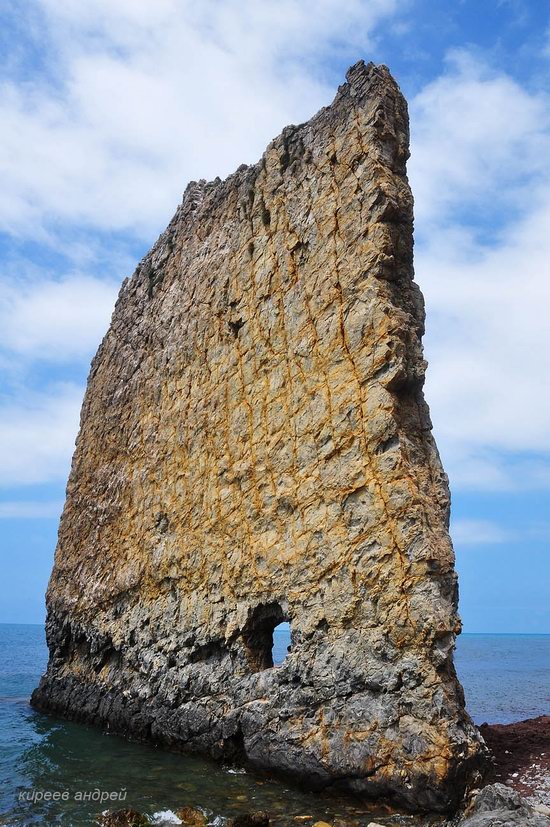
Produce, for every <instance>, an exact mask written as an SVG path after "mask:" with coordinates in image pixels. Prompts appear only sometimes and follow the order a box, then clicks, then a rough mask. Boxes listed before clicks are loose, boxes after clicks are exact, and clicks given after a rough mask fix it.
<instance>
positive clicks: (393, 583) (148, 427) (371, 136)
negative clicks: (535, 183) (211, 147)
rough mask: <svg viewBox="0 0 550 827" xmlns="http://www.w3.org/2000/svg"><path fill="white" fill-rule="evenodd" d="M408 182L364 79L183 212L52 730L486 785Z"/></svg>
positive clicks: (77, 527)
mask: <svg viewBox="0 0 550 827" xmlns="http://www.w3.org/2000/svg"><path fill="white" fill-rule="evenodd" d="M407 157H408V121H407V110H406V104H405V101H404V99H403V97H402V95H401V93H400V91H399V89H398V87H397V85H396V84H395V82H394V81H393V79H392V78H391V75H390V74H389V72H388V70H387V69H386V68H385V67H376V66H374V65H373V64H369V65H368V66H365V64H364V63H363V62H360V63H358V64H357V65H355V66H354V67H353V68H352V69H350V71H349V72H348V75H347V83H346V84H344V85H343V86H342V87H340V89H339V90H338V94H337V95H336V98H335V100H334V102H333V104H332V105H331V106H330V107H328V108H325V109H322V110H321V111H320V112H319V113H318V114H317V115H316V116H315V117H313V118H312V119H311V120H310V121H309V122H308V123H306V124H303V125H301V126H297V127H295V126H290V127H287V128H286V129H284V130H283V133H282V134H281V135H280V136H279V137H278V138H276V139H275V140H274V141H273V142H272V143H271V144H270V145H269V146H268V148H267V150H266V152H265V155H264V156H263V158H262V159H261V161H260V162H259V163H258V164H256V165H255V166H250V167H246V166H242V167H240V168H239V169H238V170H237V172H236V173H235V174H234V175H232V176H230V177H229V178H228V179H227V180H226V181H220V180H219V179H217V180H216V181H213V182H211V183H206V182H204V181H199V182H198V183H196V182H193V183H191V184H190V185H189V186H188V188H187V190H186V192H185V195H184V198H183V201H182V204H181V205H180V207H179V208H178V210H177V212H176V215H175V216H174V218H173V220H172V221H171V223H170V225H169V226H168V229H167V230H166V232H165V233H163V235H162V236H161V237H160V238H159V240H158V241H157V243H156V244H155V246H154V247H153V249H152V250H151V252H150V253H148V255H147V256H146V257H145V258H144V259H143V261H142V262H141V263H140V265H139V267H138V269H137V270H136V272H135V274H134V276H133V277H132V278H131V279H130V280H126V281H125V282H124V284H123V286H122V289H121V292H120V296H119V299H118V302H117V305H116V308H115V311H114V315H113V319H112V323H111V327H110V329H109V332H108V333H107V335H106V337H105V339H104V341H103V343H102V345H101V347H100V349H99V351H98V353H97V355H96V357H95V359H94V361H93V364H92V369H91V373H90V378H89V382H88V388H87V392H86V396H85V400H84V405H83V409H82V418H81V430H80V435H79V437H78V441H77V447H76V452H75V455H74V459H73V465H72V470H71V475H70V479H69V484H68V489H67V501H66V505H65V510H64V513H63V517H62V520H61V526H60V531H59V545H58V548H57V553H56V558H55V566H54V570H53V574H52V578H51V581H50V585H49V589H48V596H47V603H48V622H47V633H48V645H49V648H50V662H49V666H48V671H47V674H46V675H45V677H44V678H43V679H42V682H41V684H40V686H39V688H38V689H37V690H36V691H35V693H34V696H33V703H34V705H35V706H36V707H38V708H41V709H46V710H50V711H54V712H56V713H59V714H61V715H64V716H66V717H70V718H74V719H77V720H83V721H90V722H94V723H97V724H100V725H108V726H109V727H110V728H111V729H114V730H117V731H120V732H123V733H128V734H131V735H133V736H135V737H140V738H149V739H152V740H154V741H156V742H160V743H164V744H167V745H170V746H174V747H177V748H181V749H185V750H195V751H200V752H206V753H210V754H211V755H213V756H215V757H220V758H224V759H225V760H228V759H232V758H233V759H235V760H238V761H247V762H248V763H249V764H250V765H253V766H257V767H264V768H271V769H274V770H277V771H282V772H286V773H290V774H292V776H293V777H294V778H301V779H304V780H306V781H308V782H310V783H313V784H316V785H319V786H324V785H335V786H337V787H344V788H347V789H352V790H355V791H358V792H360V793H362V794H365V795H367V796H373V797H386V798H388V799H389V800H390V801H392V802H394V803H395V804H397V805H400V806H406V807H408V808H412V809H418V808H420V809H434V810H444V809H448V808H452V807H454V806H455V805H456V804H457V801H458V799H459V797H460V795H461V793H462V792H463V790H464V787H465V786H466V785H468V784H471V783H473V782H478V781H479V770H480V769H481V768H482V767H483V766H484V764H485V755H486V753H485V747H484V745H483V741H482V740H481V739H480V737H479V735H478V733H477V730H476V729H475V727H474V726H473V724H472V722H471V721H470V719H469V718H468V716H467V714H466V713H465V711H464V699H463V693H462V689H461V687H460V685H459V683H458V681H457V678H456V675H455V670H454V667H453V660H452V653H453V645H454V640H455V634H456V633H457V632H458V631H459V621H458V618H457V614H456V602H457V587H456V576H455V573H454V567H453V566H454V558H453V551H452V547H451V542H450V539H449V535H448V532H447V527H448V514H449V492H448V487H447V479H446V477H445V474H444V472H443V470H442V467H441V464H440V460H439V456H438V453H437V450H436V447H435V444H434V442H433V439H432V436H431V433H430V429H431V423H430V418H429V414H428V410H427V407H426V404H425V402H424V399H423V395H422V383H423V379H424V370H425V362H424V361H423V358H422V348H421V336H422V333H423V323H424V311H423V302H422V297H421V294H420V292H419V289H418V287H417V286H416V285H415V284H414V282H413V281H412V273H413V270H412V197H411V193H410V190H409V186H408V183H407V178H406V173H405V163H406V159H407ZM282 620H287V621H290V623H291V633H292V648H291V651H290V653H289V655H288V657H287V658H286V660H285V662H284V664H283V665H281V666H279V667H273V668H272V659H271V640H272V631H273V627H274V626H275V625H276V624H277V623H279V622H280V621H282Z"/></svg>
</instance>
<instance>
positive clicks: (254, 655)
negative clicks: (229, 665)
mask: <svg viewBox="0 0 550 827" xmlns="http://www.w3.org/2000/svg"><path fill="white" fill-rule="evenodd" d="M242 635H243V642H244V645H245V647H246V650H247V655H248V660H249V663H250V666H251V668H252V670H253V671H254V672H260V671H261V670H262V669H270V668H271V667H272V666H273V665H274V664H278V663H281V662H282V661H283V660H284V658H285V656H286V654H287V651H288V646H289V645H290V627H289V623H288V617H286V615H285V613H284V611H283V609H282V606H281V605H280V603H261V604H260V605H259V606H256V608H255V609H253V610H252V611H251V612H250V615H249V618H248V621H247V622H246V625H245V627H244V629H243V633H242Z"/></svg>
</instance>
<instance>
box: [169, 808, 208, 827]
mask: <svg viewBox="0 0 550 827" xmlns="http://www.w3.org/2000/svg"><path fill="white" fill-rule="evenodd" d="M176 816H177V817H178V818H179V819H180V821H183V823H184V824H189V825H192V827H205V825H206V824H207V823H208V819H207V818H206V816H205V814H204V813H203V812H202V810H199V809H198V807H180V809H179V810H176Z"/></svg>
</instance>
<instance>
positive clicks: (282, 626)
mask: <svg viewBox="0 0 550 827" xmlns="http://www.w3.org/2000/svg"><path fill="white" fill-rule="evenodd" d="M290 647H291V642H290V624H289V623H286V622H284V623H279V625H278V626H275V628H274V629H273V647H272V649H271V659H272V660H273V666H278V665H279V664H280V663H282V662H283V661H284V659H285V658H286V656H287V655H288V653H289V652H290Z"/></svg>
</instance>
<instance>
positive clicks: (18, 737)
mask: <svg viewBox="0 0 550 827" xmlns="http://www.w3.org/2000/svg"><path fill="white" fill-rule="evenodd" d="M288 635H289V633H288V630H286V629H284V628H283V629H278V630H276V631H275V635H274V650H273V653H274V661H275V663H278V662H280V661H281V660H282V659H283V658H284V656H285V653H286V649H287V645H288V642H289V640H288ZM46 661H47V649H46V643H45V638H44V628H43V627H42V626H32V625H11V624H0V825H4V826H5V827H27V825H28V826H29V827H30V825H46V826H47V827H54V825H60V827H84V826H85V825H86V827H87V826H88V825H93V824H95V823H97V822H96V817H97V815H98V814H99V813H101V812H103V811H105V810H107V809H121V808H123V807H132V808H135V809H137V810H139V811H140V812H142V813H145V814H147V815H148V817H149V819H150V821H151V823H152V824H158V825H169V824H178V823H180V822H179V820H178V819H177V817H176V815H175V812H176V810H177V809H178V808H180V807H183V806H184V805H190V806H193V807H198V808H199V809H202V810H203V811H204V813H205V814H206V815H207V817H208V823H209V824H211V825H213V827H224V825H225V824H226V820H227V819H228V818H232V817H235V816H236V815H238V814H239V813H244V812H248V811H250V810H267V811H269V812H270V813H271V814H272V815H273V817H274V820H275V822H276V823H277V824H278V825H279V824H280V825H289V826H290V825H293V827H299V825H300V824H301V823H303V824H305V825H307V824H313V823H314V822H315V821H328V822H329V823H334V821H335V820H337V819H338V818H342V819H347V820H355V821H356V822H357V823H359V824H366V823H368V821H370V820H375V821H377V822H379V823H381V824H397V823H398V824H402V825H409V824H410V825H411V826H412V825H418V824H420V821H418V819H415V818H414V817H410V816H402V817H394V816H389V815H388V813H387V812H386V811H384V810H381V809H380V808H378V809H376V807H374V808H372V810H369V811H368V817H367V816H366V814H365V807H364V805H363V804H361V803H360V802H358V801H353V800H352V799H350V798H349V797H347V798H345V799H343V798H342V799H338V798H335V797H331V796H330V795H329V794H326V793H325V794H321V793H316V794H314V793H311V792H308V791H304V790H301V789H299V788H298V787H296V786H294V785H293V784H292V783H290V782H284V781H281V780H277V779H274V778H272V777H270V776H268V775H260V774H256V773H249V772H245V770H244V769H242V768H239V767H237V768H235V767H225V766H222V765H219V764H216V763H213V762H210V761H208V760H203V759H201V758H197V757H190V756H185V755H180V754H175V753H170V752H166V751H164V750H161V749H158V748H156V747H154V746H151V745H147V744H141V743H133V742H131V741H127V740H125V739H124V738H121V737H118V736H115V735H111V734H109V733H106V732H101V731H100V730H97V729H94V728H92V727H88V726H84V725H80V724H74V723H70V722H67V721H63V720H60V719H57V718H54V717H51V716H49V715H45V714H43V713H39V712H36V711H34V710H33V709H31V707H30V706H29V697H30V694H31V692H32V690H33V689H34V687H35V686H36V685H37V683H38V680H39V678H40V675H41V674H42V672H43V671H44V669H45V666H46ZM455 663H456V667H457V671H458V674H459V677H460V679H461V681H462V684H463V686H464V690H465V693H466V703H467V708H468V711H469V713H470V715H471V716H472V718H473V719H474V721H475V722H476V723H478V724H481V723H483V722H485V721H487V722H489V723H509V722H511V721H520V720H525V719H526V718H533V717H536V716H538V715H544V714H549V713H550V635H492V634H463V635H461V636H460V637H459V639H458V641H457V650H456V656H455ZM306 817H309V818H306ZM423 823H425V822H423Z"/></svg>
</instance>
